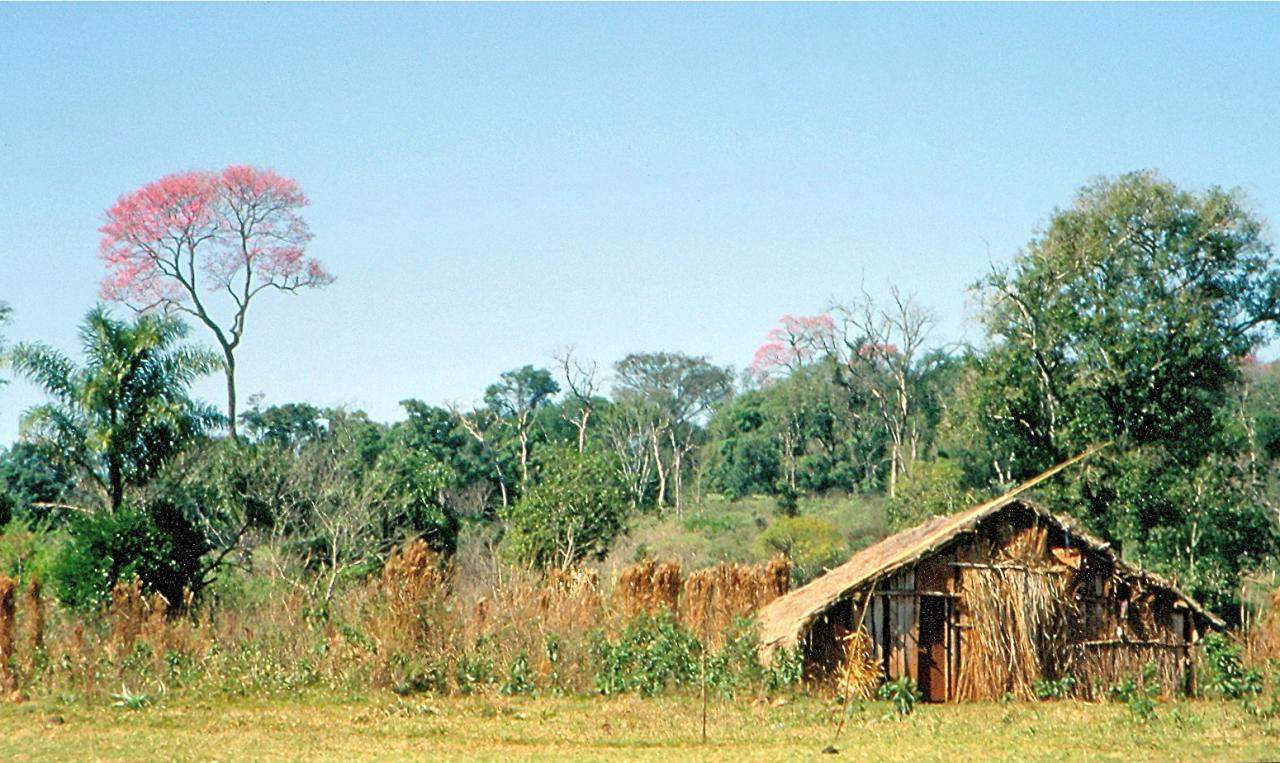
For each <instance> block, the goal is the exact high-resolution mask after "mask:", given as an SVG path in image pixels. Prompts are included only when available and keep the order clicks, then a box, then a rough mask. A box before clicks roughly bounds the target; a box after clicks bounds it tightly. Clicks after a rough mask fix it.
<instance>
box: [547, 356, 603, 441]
mask: <svg viewBox="0 0 1280 763" xmlns="http://www.w3.org/2000/svg"><path fill="white" fill-rule="evenodd" d="M556 362H557V363H559V364H560V373H561V374H563V375H564V384H565V388H566V389H568V390H569V395H568V396H569V397H570V398H571V399H572V400H573V402H574V405H573V407H570V406H568V405H565V406H562V407H561V413H560V416H561V418H563V419H564V420H565V421H567V422H569V423H570V424H572V425H573V427H574V429H576V430H578V452H579V453H582V452H583V451H585V450H586V447H587V426H588V424H590V422H591V415H592V414H593V413H595V404H596V396H597V394H598V393H599V391H600V385H599V380H598V379H597V378H596V373H597V368H596V363H595V361H594V360H593V361H591V362H589V363H586V364H584V363H582V362H581V361H579V360H578V359H577V358H575V357H574V356H573V348H572V347H566V348H565V349H564V351H563V352H561V353H560V354H559V355H557V356H556Z"/></svg>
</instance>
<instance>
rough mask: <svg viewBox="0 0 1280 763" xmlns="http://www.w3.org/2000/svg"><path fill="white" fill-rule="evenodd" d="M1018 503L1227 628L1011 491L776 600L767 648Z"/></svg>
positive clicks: (764, 612)
mask: <svg viewBox="0 0 1280 763" xmlns="http://www.w3.org/2000/svg"><path fill="white" fill-rule="evenodd" d="M1015 504H1016V505H1020V506H1024V507H1026V508H1027V509H1029V510H1030V511H1033V512H1035V513H1036V514H1037V515H1039V516H1040V517H1041V518H1042V519H1044V520H1045V521H1046V522H1047V523H1048V524H1049V525H1050V526H1051V527H1055V528H1056V529H1057V530H1058V531H1060V532H1065V533H1067V534H1068V535H1069V536H1070V537H1071V538H1072V540H1073V542H1075V543H1078V544H1079V545H1080V546H1081V547H1083V548H1087V549H1089V550H1091V551H1093V552H1095V553H1098V554H1101V555H1103V556H1104V557H1106V558H1108V559H1109V560H1110V561H1111V562H1112V564H1114V565H1115V568H1116V571H1117V572H1119V573H1120V574H1121V575H1122V576H1124V577H1128V578H1139V579H1141V580H1143V581H1144V582H1146V583H1148V584H1150V585H1152V586H1153V587H1156V588H1163V589H1167V590H1169V591H1171V592H1172V593H1174V594H1175V595H1176V596H1177V597H1178V598H1179V599H1181V600H1182V601H1184V602H1186V604H1187V606H1188V607H1189V608H1190V609H1191V610H1192V611H1194V612H1195V613H1196V614H1198V615H1200V616H1201V617H1202V618H1204V619H1205V620H1207V621H1208V622H1209V623H1211V624H1213V625H1214V626H1216V627H1218V628H1222V627H1225V624H1224V623H1223V622H1222V620H1220V619H1219V618H1218V617H1216V616H1215V615H1213V614H1212V613H1210V612H1208V611H1206V610H1205V609H1204V608H1203V607H1201V606H1200V604H1199V603H1197V602H1196V601H1195V600H1194V599H1192V598H1191V597H1189V596H1187V595H1186V594H1183V593H1182V592H1181V591H1179V590H1178V589H1177V588H1176V587H1175V586H1174V585H1173V584H1172V583H1171V582H1169V581H1167V580H1164V579H1163V578H1161V577H1159V576H1157V575H1154V574H1152V573H1150V572H1147V571H1145V570H1142V569H1139V568H1137V567H1134V566H1132V565H1130V564H1128V563H1127V562H1124V561H1123V560H1121V559H1120V557H1119V556H1117V555H1116V553H1115V551H1114V549H1112V548H1111V544H1109V543H1106V542H1104V541H1102V540H1100V539H1098V538H1095V537H1093V536H1092V535H1089V534H1088V533H1085V532H1083V531H1082V530H1080V529H1078V528H1075V527H1073V526H1072V524H1071V521H1070V520H1068V519H1065V518H1063V517H1058V516H1055V515H1053V514H1052V513H1050V512H1049V511H1048V510H1047V509H1045V508H1044V507H1042V506H1040V505H1038V504H1036V503H1034V502H1032V501H1029V500H1026V499H1023V498H1018V497H1012V496H1009V495H1005V496H1001V497H1000V498H997V499H995V500H993V501H989V502H987V503H984V504H981V505H979V506H974V507H973V508H971V509H967V510H965V511H962V512H960V513H958V514H952V515H950V516H945V517H931V518H930V519H928V520H926V521H925V522H924V523H923V524H920V525H917V526H916V527H912V528H911V529H909V530H903V531H902V532H900V533H898V534H897V535H892V536H890V537H888V538H885V539H884V540H882V541H880V542H879V543H876V544H875V545H873V546H868V547H867V548H864V549H862V550H861V551H859V552H857V553H856V554H854V555H853V557H852V558H850V559H849V561H847V562H845V563H844V564H842V565H840V566H839V567H836V568H835V569H832V570H830V571H828V572H827V573H826V574H824V575H822V576H821V577H818V578H816V579H814V580H813V581H811V582H810V583H809V584H808V585H805V586H801V587H800V588H797V589H796V590H794V591H792V592H790V593H788V594H787V595H785V596H782V597H779V598H777V599H774V600H773V601H772V602H770V603H769V604H768V605H766V606H765V607H764V608H762V609H761V610H760V612H759V615H758V617H759V621H760V646H761V648H762V649H763V650H764V651H766V652H769V651H772V650H774V649H776V648H778V647H779V646H784V647H788V648H790V647H794V646H795V645H796V644H797V643H799V642H800V640H801V638H802V637H803V636H804V634H805V632H806V631H807V630H808V628H809V625H810V624H811V623H812V622H813V621H814V619H816V618H817V617H818V616H819V615H821V614H822V613H823V612H825V611H826V610H827V609H828V608H829V607H831V606H832V605H833V604H835V603H837V602H838V601H840V600H841V599H843V598H844V597H845V596H847V595H848V594H850V593H852V592H853V591H855V590H856V589H859V588H862V587H864V586H865V585H867V584H868V583H870V582H872V581H874V580H876V579H878V578H882V577H887V576H889V575H892V574H894V573H895V572H897V571H898V570H900V569H902V568H904V567H907V566H909V565H912V564H915V563H916V562H917V561H919V560H920V559H922V558H924V557H926V556H928V555H930V554H931V553H933V552H936V551H938V550H940V549H941V548H942V547H944V546H946V545H947V544H949V543H950V542H951V541H952V540H953V539H955V538H956V537H957V536H959V535H961V534H963V533H967V532H972V531H973V530H975V529H976V528H977V526H978V525H979V524H981V523H982V522H983V521H984V520H986V519H988V518H990V517H992V516H994V515H995V514H997V513H999V512H1000V511H1002V510H1003V509H1005V508H1007V507H1009V506H1013V505H1015Z"/></svg>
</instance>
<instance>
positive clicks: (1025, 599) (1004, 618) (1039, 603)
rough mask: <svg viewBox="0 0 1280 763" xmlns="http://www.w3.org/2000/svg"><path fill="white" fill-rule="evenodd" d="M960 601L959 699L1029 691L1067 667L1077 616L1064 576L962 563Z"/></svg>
mask: <svg viewBox="0 0 1280 763" xmlns="http://www.w3.org/2000/svg"><path fill="white" fill-rule="evenodd" d="M961 580H962V585H961V606H962V607H963V608H964V610H965V612H966V613H967V620H968V622H970V623H972V628H971V629H970V630H968V631H966V632H965V635H964V638H962V639H961V641H960V644H961V655H960V664H961V665H964V666H965V668H964V670H963V671H961V673H960V676H959V681H958V685H957V694H958V695H959V697H960V698H961V699H971V700H993V699H999V698H1000V697H1002V696H1004V694H1005V693H1006V692H1012V693H1013V694H1014V695H1015V696H1017V697H1019V698H1022V699H1032V698H1034V696H1035V693H1034V689H1033V684H1034V682H1035V681H1037V680H1039V679H1041V678H1045V677H1055V676H1060V675H1063V674H1064V673H1066V672H1068V671H1069V670H1070V669H1071V665H1070V662H1071V660H1070V657H1071V654H1072V650H1071V649H1070V643H1071V627H1070V626H1071V623H1072V622H1074V620H1075V619H1076V617H1077V613H1076V611H1075V605H1074V603H1073V600H1072V598H1071V596H1070V578H1069V576H1067V575H1065V574H1062V573H1061V572H1056V571H1051V570H1036V569H1030V568H1027V567H998V566H993V567H988V568H966V569H965V570H963V572H962V579H961Z"/></svg>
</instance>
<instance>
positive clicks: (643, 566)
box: [612, 559, 680, 620]
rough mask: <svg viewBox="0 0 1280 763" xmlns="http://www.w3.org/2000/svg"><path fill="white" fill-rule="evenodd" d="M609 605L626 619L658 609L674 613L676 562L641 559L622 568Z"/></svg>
mask: <svg viewBox="0 0 1280 763" xmlns="http://www.w3.org/2000/svg"><path fill="white" fill-rule="evenodd" d="M612 604H613V609H614V611H615V612H616V613H618V614H620V615H621V616H622V618H623V619H626V620H629V619H631V618H632V617H635V616H636V615H639V614H645V613H647V614H653V613H656V612H658V611H659V610H662V609H666V610H668V611H670V612H676V611H677V610H678V609H679V606H680V563H679V562H677V561H674V560H670V559H667V560H663V561H661V562H655V561H653V560H652V559H645V560H644V561H642V562H640V563H638V564H634V565H632V566H630V567H628V568H626V569H625V570H623V571H622V574H621V575H619V576H618V583H617V585H616V586H615V587H614V589H613V602H612Z"/></svg>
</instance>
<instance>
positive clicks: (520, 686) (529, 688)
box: [498, 651, 534, 696]
mask: <svg viewBox="0 0 1280 763" xmlns="http://www.w3.org/2000/svg"><path fill="white" fill-rule="evenodd" d="M533 678H534V676H533V670H532V669H531V668H530V667H529V656H528V655H527V654H525V653H524V652H523V651H521V652H519V653H517V654H516V658H515V659H514V660H512V661H511V665H510V667H508V668H507V680H506V681H504V682H503V683H502V686H500V687H498V691H499V692H500V693H502V694H505V695H507V696H511V695H513V694H532V693H533V689H534V683H533Z"/></svg>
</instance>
